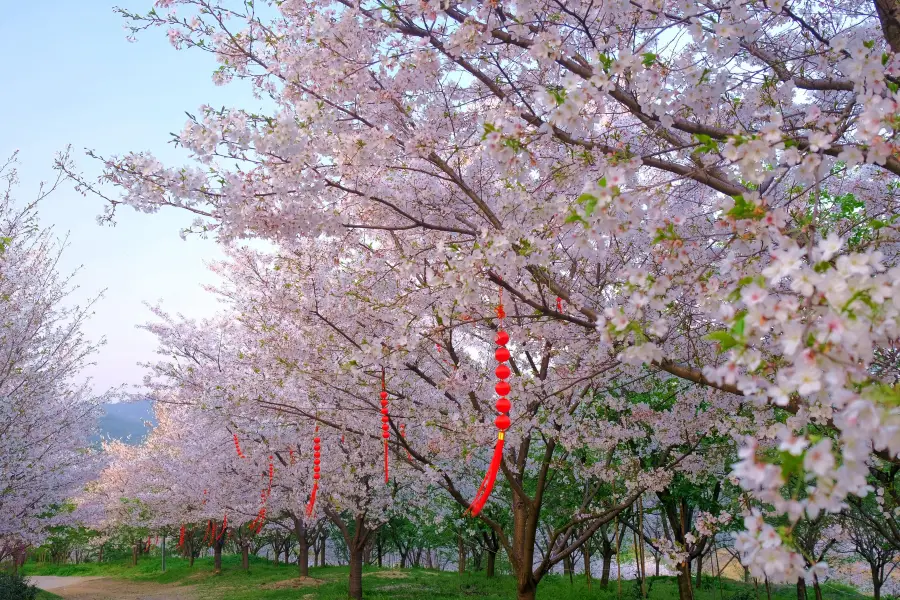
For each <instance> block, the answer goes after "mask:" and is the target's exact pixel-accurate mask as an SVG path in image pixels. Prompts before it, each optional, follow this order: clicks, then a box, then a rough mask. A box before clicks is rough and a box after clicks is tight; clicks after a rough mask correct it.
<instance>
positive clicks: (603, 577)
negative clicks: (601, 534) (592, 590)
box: [600, 548, 613, 587]
mask: <svg viewBox="0 0 900 600" xmlns="http://www.w3.org/2000/svg"><path fill="white" fill-rule="evenodd" d="M602 556H603V570H602V571H601V572H600V585H601V586H602V587H607V586H609V572H610V567H611V566H612V557H613V552H612V548H609V549H608V550H607V549H605V548H604V550H603V554H602Z"/></svg>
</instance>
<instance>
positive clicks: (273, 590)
mask: <svg viewBox="0 0 900 600" xmlns="http://www.w3.org/2000/svg"><path fill="white" fill-rule="evenodd" d="M167 562H168V569H167V571H166V572H165V573H163V572H161V570H160V561H159V558H158V557H148V558H144V559H142V560H141V562H139V564H138V566H137V567H132V566H130V564H129V561H121V562H112V563H103V564H97V563H87V564H82V565H51V564H39V563H28V564H26V565H25V567H24V570H25V573H26V574H28V575H58V576H103V577H113V578H118V579H126V580H134V581H151V582H156V583H164V584H172V585H189V586H196V589H197V591H198V592H199V596H200V597H202V598H204V599H206V598H209V599H214V600H288V599H290V600H298V599H299V600H344V599H345V598H346V597H347V572H348V569H347V567H322V568H311V569H310V570H309V573H310V579H309V580H306V581H303V582H296V583H295V584H281V586H279V585H276V584H277V583H278V582H287V581H289V580H292V579H295V578H296V577H297V567H296V565H279V566H275V564H274V563H272V562H269V561H268V560H265V559H261V558H256V557H251V561H250V570H249V571H244V570H242V569H241V564H240V563H241V560H240V556H224V557H223V558H222V573H221V574H220V575H215V574H214V573H213V561H212V558H202V559H197V560H196V561H195V563H194V566H193V568H191V567H189V566H188V561H186V560H183V559H180V558H170V559H167ZM647 587H648V590H649V593H648V600H677V598H678V588H677V585H676V582H675V579H674V578H672V577H650V578H648V581H647ZM822 591H823V596H824V600H850V599H851V598H854V597H855V598H862V597H863V596H862V595H861V594H859V593H858V592H857V591H856V590H854V589H853V588H851V587H849V586H842V585H839V584H830V583H829V584H828V585H826V586H823V588H822ZM771 592H772V600H796V598H797V591H796V588H795V587H794V586H777V587H776V586H772V589H771ZM363 593H364V595H365V597H366V598H367V599H369V600H388V599H390V600H420V599H424V598H428V599H431V598H435V599H439V600H464V599H465V600H468V599H472V600H474V599H481V598H484V599H487V600H501V599H502V600H506V599H510V598H515V597H516V585H515V580H514V579H513V578H512V577H511V576H508V575H499V576H497V577H495V578H492V579H487V578H485V577H484V574H483V573H466V574H465V575H462V576H460V575H459V574H457V573H448V572H441V571H434V570H427V569H404V570H402V571H399V570H390V569H378V568H375V567H365V568H364V571H363ZM809 594H810V597H814V596H813V593H812V588H811V587H810V588H809ZM537 597H538V599H539V600H640V598H641V595H640V587H639V586H638V585H637V584H636V583H635V582H634V581H622V585H621V595H620V594H619V592H618V585H617V582H616V581H615V580H613V581H611V582H610V584H609V587H608V588H607V589H603V588H601V587H600V585H599V582H597V581H596V580H595V581H594V585H593V586H592V589H590V590H589V589H588V588H587V585H586V583H585V581H584V578H583V577H581V576H576V577H575V578H574V581H573V582H570V581H569V578H568V577H563V576H559V575H550V576H547V577H545V578H544V580H543V581H541V583H540V585H539V586H538V594H537ZM52 598H55V596H53V595H47V596H42V597H41V599H42V600H50V599H52ZM694 598H695V600H768V595H767V594H766V589H765V587H764V586H763V585H759V586H758V587H757V586H754V585H753V584H752V583H751V584H745V583H742V582H738V581H733V580H728V579H722V580H721V581H717V580H716V579H714V578H704V580H703V583H702V584H701V585H700V587H699V588H698V589H696V590H695V592H694Z"/></svg>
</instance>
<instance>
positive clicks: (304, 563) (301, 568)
mask: <svg viewBox="0 0 900 600" xmlns="http://www.w3.org/2000/svg"><path fill="white" fill-rule="evenodd" d="M297 571H298V573H299V574H300V577H309V544H307V543H306V534H305V533H304V534H303V537H302V538H300V547H299V548H297Z"/></svg>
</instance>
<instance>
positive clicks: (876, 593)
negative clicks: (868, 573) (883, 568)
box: [872, 582, 881, 600]
mask: <svg viewBox="0 0 900 600" xmlns="http://www.w3.org/2000/svg"><path fill="white" fill-rule="evenodd" d="M872 598H873V599H874V600H881V584H880V583H878V582H875V584H874V585H873V586H872Z"/></svg>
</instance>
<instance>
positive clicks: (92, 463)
mask: <svg viewBox="0 0 900 600" xmlns="http://www.w3.org/2000/svg"><path fill="white" fill-rule="evenodd" d="M0 182H2V183H0V185H2V187H3V189H2V191H0V513H2V514H3V516H4V518H3V519H2V520H0V521H2V522H0V544H2V545H3V546H4V547H10V546H12V547H22V546H23V545H29V544H34V543H37V542H40V541H41V540H42V539H43V538H44V537H45V536H46V535H47V527H48V526H50V525H61V524H66V523H69V522H70V517H71V515H72V512H71V510H70V507H69V506H67V505H66V504H67V501H68V500H69V499H71V498H72V497H73V496H74V495H76V494H77V493H79V491H80V489H81V488H82V486H84V485H85V484H86V483H87V482H88V481H89V480H90V478H92V477H93V476H94V475H95V473H96V469H97V468H98V467H99V464H100V463H99V462H98V461H99V458H98V455H97V453H96V452H95V451H93V450H92V449H91V448H90V444H91V440H90V437H91V435H92V434H93V433H94V431H95V427H96V418H97V417H98V415H99V413H100V410H101V409H100V402H101V401H102V400H103V398H98V397H96V396H94V395H93V394H92V393H91V384H90V381H89V380H86V379H85V377H84V375H83V372H82V371H83V369H84V367H85V366H87V365H88V364H90V360H91V355H92V354H93V353H94V352H95V350H96V349H97V345H96V344H95V343H93V342H91V341H89V340H88V339H86V338H85V337H84V334H83V333H82V327H83V325H84V323H85V321H86V320H87V319H88V318H89V317H90V316H91V314H92V311H93V302H89V303H88V304H87V305H85V306H77V305H73V303H72V299H71V297H70V292H71V291H72V284H71V278H70V277H66V276H64V275H62V274H61V273H60V272H59V268H58V265H59V260H60V256H61V253H62V252H63V250H64V248H65V241H64V240H62V241H61V240H58V239H57V238H56V236H55V234H54V232H53V231H52V230H51V229H49V228H46V227H43V226H42V225H41V224H40V222H39V220H38V214H37V210H38V208H39V203H40V202H41V200H42V199H43V198H45V197H46V196H47V195H48V194H50V193H51V192H53V190H54V189H55V188H56V187H57V184H58V183H59V181H58V180H57V181H56V182H54V183H53V184H51V185H48V186H43V185H42V186H41V189H40V190H39V192H38V194H37V197H36V199H35V200H33V201H32V202H30V203H24V204H23V203H17V202H16V201H15V199H14V197H13V193H14V190H15V187H16V185H17V183H18V179H17V175H16V171H15V156H13V157H12V158H11V159H10V160H8V161H7V162H6V163H3V164H2V165H0Z"/></svg>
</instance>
